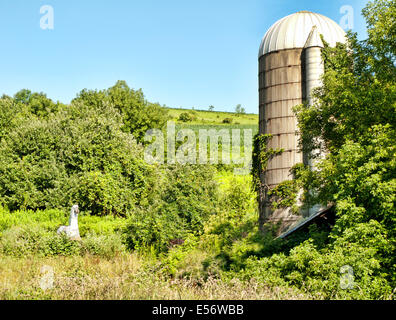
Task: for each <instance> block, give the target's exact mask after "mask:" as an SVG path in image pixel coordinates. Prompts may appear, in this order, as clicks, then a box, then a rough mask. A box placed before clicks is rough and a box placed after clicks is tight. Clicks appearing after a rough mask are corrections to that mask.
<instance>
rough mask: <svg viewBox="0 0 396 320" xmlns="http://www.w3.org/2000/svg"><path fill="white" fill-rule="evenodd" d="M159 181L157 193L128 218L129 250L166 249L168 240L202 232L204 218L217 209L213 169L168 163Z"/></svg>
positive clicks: (161, 250) (159, 250)
mask: <svg viewBox="0 0 396 320" xmlns="http://www.w3.org/2000/svg"><path fill="white" fill-rule="evenodd" d="M165 172H166V174H165V177H166V179H165V180H164V181H162V183H161V181H160V180H159V181H158V186H157V193H156V194H155V197H154V199H153V201H152V203H150V205H149V207H148V208H141V209H140V210H138V211H137V212H135V213H134V214H133V215H132V216H131V217H130V218H129V223H128V226H127V241H128V244H129V247H130V248H132V249H137V248H147V247H150V246H153V247H154V248H155V250H156V251H157V252H164V251H167V250H168V247H169V242H170V241H171V240H174V239H184V238H185V237H186V236H187V234H188V233H195V234H198V233H201V232H202V229H203V225H204V223H205V221H206V220H207V219H208V218H209V216H211V215H212V214H214V213H216V210H217V209H216V208H217V203H218V202H217V201H218V198H217V193H218V191H217V184H216V182H215V181H214V169H213V168H211V167H207V166H193V165H192V166H181V165H177V166H171V167H168V168H166V169H165Z"/></svg>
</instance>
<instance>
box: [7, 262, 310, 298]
mask: <svg viewBox="0 0 396 320" xmlns="http://www.w3.org/2000/svg"><path fill="white" fill-rule="evenodd" d="M43 267H45V268H44V269H43ZM43 270H44V272H43ZM45 270H52V271H53V281H51V283H50V284H52V288H51V287H50V288H48V289H46V288H44V289H46V290H43V289H42V287H41V285H40V283H41V280H42V279H43V276H45V273H46V271H45ZM307 298H309V297H308V296H305V295H303V294H301V293H299V292H298V291H295V290H291V289H288V288H269V287H267V286H265V285H263V284H259V283H257V282H255V281H251V282H248V283H242V282H240V281H238V280H236V279H234V280H232V281H228V282H225V281H221V280H219V279H208V280H206V281H202V282H197V281H196V280H187V279H178V280H172V279H169V278H167V277H164V276H162V275H161V274H158V273H156V272H153V266H152V265H150V264H147V261H146V259H145V258H143V257H140V256H138V255H136V254H125V255H120V256H117V257H115V258H114V259H105V258H100V257H95V256H89V255H87V256H84V257H80V256H71V257H47V258H39V257H31V258H29V259H26V258H13V257H2V259H0V299H1V300H5V299H29V300H31V299H53V300H110V299H111V300H123V299H127V300H271V299H293V300H294V299H307Z"/></svg>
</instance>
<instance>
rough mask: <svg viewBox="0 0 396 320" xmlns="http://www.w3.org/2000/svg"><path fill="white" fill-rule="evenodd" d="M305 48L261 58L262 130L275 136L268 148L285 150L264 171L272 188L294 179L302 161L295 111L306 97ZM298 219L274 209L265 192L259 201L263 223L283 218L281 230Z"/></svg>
mask: <svg viewBox="0 0 396 320" xmlns="http://www.w3.org/2000/svg"><path fill="white" fill-rule="evenodd" d="M302 50H303V49H289V50H282V51H276V52H271V53H269V54H266V55H264V56H262V57H260V59H259V105H260V106H259V114H260V117H259V119H260V133H261V134H272V135H273V138H272V139H271V141H270V142H269V145H268V147H269V148H273V149H284V152H283V153H282V154H281V155H279V156H277V157H274V158H273V159H271V160H270V161H269V163H268V167H267V170H266V172H265V173H263V174H262V177H261V178H262V179H261V180H262V183H263V184H264V185H265V186H267V187H268V188H270V189H271V188H274V187H275V186H276V185H278V184H279V183H281V182H283V181H285V180H290V179H292V176H291V175H290V169H291V168H292V167H293V166H294V165H295V164H297V163H301V162H303V157H302V154H301V152H299V150H298V136H297V134H296V131H297V129H298V128H297V119H296V117H295V115H294V113H293V110H292V109H293V107H294V106H296V105H298V104H301V103H302V101H303V98H305V92H304V91H305V84H303V82H304V78H303V72H302ZM298 218H299V217H298V216H295V215H293V214H292V213H291V210H290V209H280V210H276V211H273V210H271V208H270V204H269V203H268V199H267V197H266V196H265V194H264V198H263V199H261V201H260V225H261V226H262V225H263V224H264V223H265V222H268V221H273V222H277V221H280V220H282V221H283V224H282V227H281V229H285V228H287V227H288V226H290V225H291V224H292V223H293V222H295V221H296V220H297V219H298Z"/></svg>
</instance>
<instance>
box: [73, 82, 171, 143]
mask: <svg viewBox="0 0 396 320" xmlns="http://www.w3.org/2000/svg"><path fill="white" fill-rule="evenodd" d="M73 101H74V102H77V101H80V102H83V103H84V104H86V105H89V106H92V107H100V106H103V105H110V106H112V107H114V108H115V109H117V110H118V111H119V112H120V114H121V116H122V120H123V123H124V126H123V127H122V130H123V131H124V132H126V133H131V134H132V135H133V136H134V137H135V139H137V140H138V141H139V142H141V143H143V142H144V136H145V134H146V132H147V131H148V130H150V129H154V128H155V129H162V128H163V126H164V125H165V123H166V121H167V120H168V118H169V117H168V113H167V111H166V109H165V108H163V107H161V106H160V105H159V104H157V103H151V102H148V101H147V100H146V99H145V97H144V94H143V91H142V90H134V89H132V88H130V87H129V86H128V85H127V83H126V82H125V81H118V82H117V83H116V84H115V85H114V86H113V87H111V88H109V89H107V90H100V91H98V90H87V89H84V90H82V91H81V92H80V93H79V94H78V95H77V97H76V99H74V100H73Z"/></svg>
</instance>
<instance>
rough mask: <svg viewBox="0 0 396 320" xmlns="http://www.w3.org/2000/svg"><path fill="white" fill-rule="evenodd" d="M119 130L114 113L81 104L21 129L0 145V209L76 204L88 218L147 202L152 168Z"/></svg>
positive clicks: (23, 126)
mask: <svg viewBox="0 0 396 320" xmlns="http://www.w3.org/2000/svg"><path fill="white" fill-rule="evenodd" d="M121 126H122V123H121V122H120V115H119V113H118V112H117V111H116V110H114V108H112V107H110V106H103V108H102V109H100V110H98V109H97V110H94V109H92V108H90V107H87V106H85V105H82V104H73V105H71V106H69V107H68V108H66V109H64V110H62V111H60V112H58V113H57V114H56V115H54V116H53V117H51V118H50V119H41V120H26V121H25V122H23V123H21V124H20V125H19V126H18V127H16V128H14V130H13V131H12V132H10V133H9V134H8V135H7V136H5V137H4V138H3V139H2V140H1V142H0V197H1V199H0V204H2V205H4V206H7V207H8V208H9V209H10V210H18V209H45V208H65V209H67V210H69V208H70V207H71V205H73V204H75V203H79V204H80V206H81V208H82V209H83V210H86V211H87V212H90V213H92V214H97V215H103V214H115V215H121V216H124V215H126V214H127V213H128V212H129V211H131V210H133V209H134V207H135V205H137V204H139V202H140V199H144V198H146V197H147V195H148V191H149V189H150V183H151V182H152V178H153V168H152V167H150V166H148V165H147V164H146V163H145V162H144V159H143V148H142V146H140V145H138V144H137V143H136V141H135V140H134V139H133V138H132V137H131V135H128V134H125V133H123V132H122V131H121ZM150 176H151V178H150Z"/></svg>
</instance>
